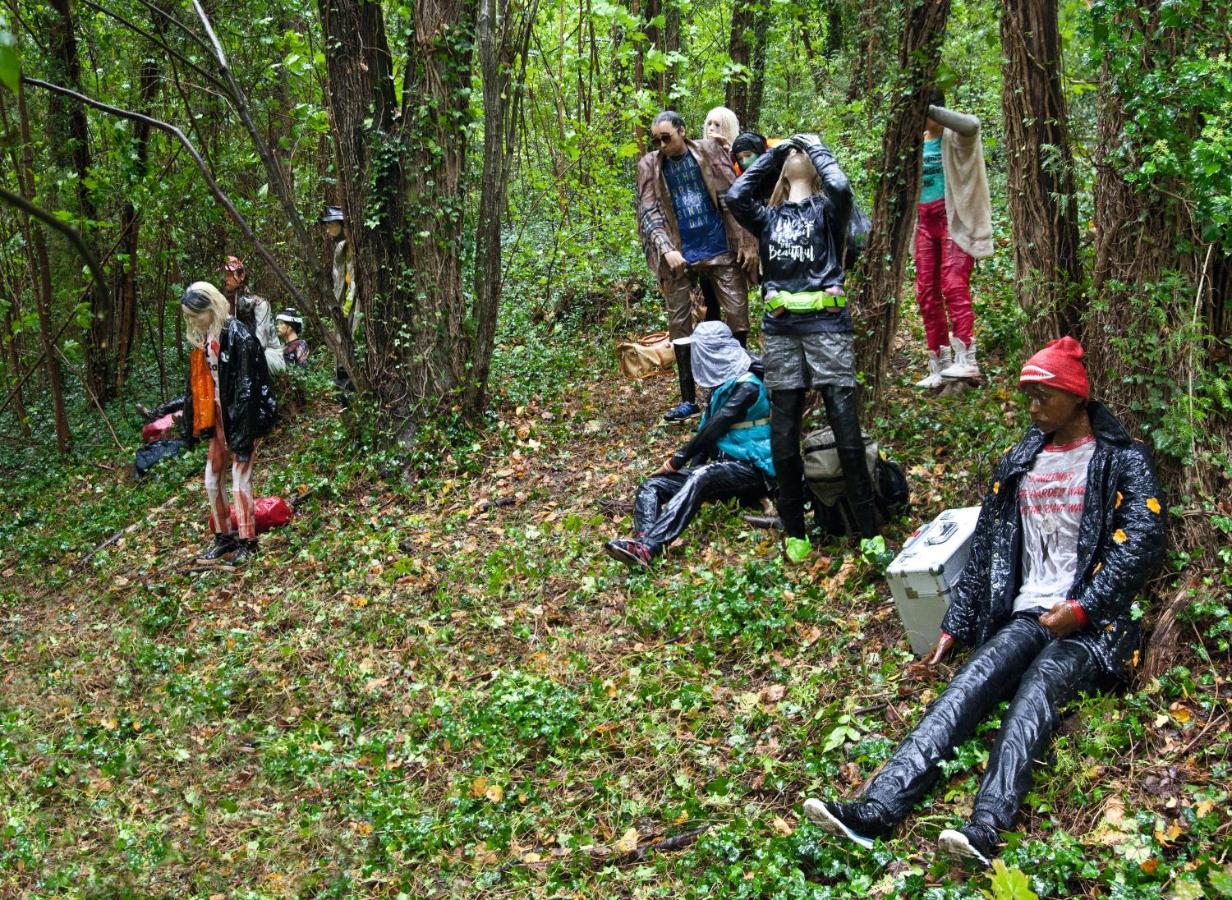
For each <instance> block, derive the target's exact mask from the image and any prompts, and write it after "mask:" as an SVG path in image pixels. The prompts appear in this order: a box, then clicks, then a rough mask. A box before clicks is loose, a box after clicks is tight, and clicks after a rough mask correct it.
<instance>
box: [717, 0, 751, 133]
mask: <svg viewBox="0 0 1232 900" xmlns="http://www.w3.org/2000/svg"><path fill="white" fill-rule="evenodd" d="M756 20H757V5H756V4H755V3H751V2H749V3H736V4H735V5H734V6H733V8H732V17H731V37H730V39H729V40H728V43H727V55H728V57H729V58H730V59H731V63H732V66H733V67H736V71H735V72H734V73H733V74H732V76H731V77H730V78H729V79H728V81H727V94H726V96H725V98H724V101H723V105H724V106H726V107H727V108H728V109H730V110H731V111H732V112H734V113H735V114H736V118H737V119H739V120H740V126H741V128H743V127H745V123H746V122H747V121H748V118H749V94H750V91H749V81H750V75H751V74H752V62H753V41H752V38H753V25H754V23H755V22H756Z"/></svg>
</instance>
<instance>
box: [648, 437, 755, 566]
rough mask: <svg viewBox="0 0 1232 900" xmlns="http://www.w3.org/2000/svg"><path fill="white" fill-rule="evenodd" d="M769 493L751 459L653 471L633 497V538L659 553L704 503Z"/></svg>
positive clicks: (749, 500) (752, 499)
mask: <svg viewBox="0 0 1232 900" xmlns="http://www.w3.org/2000/svg"><path fill="white" fill-rule="evenodd" d="M764 496H766V479H765V476H764V475H762V473H761V471H760V470H758V468H757V467H756V466H754V465H753V464H752V463H747V462H738V461H735V460H723V461H720V462H712V463H706V464H705V465H701V466H697V467H696V468H692V469H685V470H684V471H683V472H674V473H672V474H670V475H654V476H652V477H650V478H648V479H646V480H645V481H644V482H642V484H641V486H640V487H639V488H638V489H637V496H636V497H635V498H634V500H633V534H634V538H636V539H637V540H639V541H641V542H642V543H644V544H646V545H647V546H648V547H650V549H651V551H652V552H653V553H656V554H657V553H658V552H659V551H660V550H661V549H662V548H663V547H664V546H666V545H667V544H670V543H671V542H672V541H674V540H675V539H676V538H678V537H680V535H681V533H682V532H683V531H684V530H685V528H686V527H688V524H689V522H691V521H692V520H693V517H694V516H696V515H697V512H698V510H700V509H701V508H702V504H703V503H709V502H710V501H712V500H733V499H738V500H740V501H742V502H745V503H754V502H756V501H758V500H760V499H761V498H762V497H764Z"/></svg>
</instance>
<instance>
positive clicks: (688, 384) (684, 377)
mask: <svg viewBox="0 0 1232 900" xmlns="http://www.w3.org/2000/svg"><path fill="white" fill-rule="evenodd" d="M672 350H674V351H675V353H676V374H677V376H678V377H679V379H680V402H681V403H696V402H697V385H696V384H695V383H694V381H693V354H692V352H691V351H692V348H691V347H690V346H689V345H688V344H685V345H683V346H681V345H680V344H673V345H672Z"/></svg>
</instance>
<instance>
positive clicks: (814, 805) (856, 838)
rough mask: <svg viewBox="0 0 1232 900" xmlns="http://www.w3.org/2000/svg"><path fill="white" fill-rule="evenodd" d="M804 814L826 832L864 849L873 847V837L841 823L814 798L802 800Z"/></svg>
mask: <svg viewBox="0 0 1232 900" xmlns="http://www.w3.org/2000/svg"><path fill="white" fill-rule="evenodd" d="M804 816H805V818H807V819H808V820H809V821H810V822H812V823H813V824H814V825H816V826H817V827H818V828H820V829H821V830H822V831H824V832H826V834H833V835H835V836H837V837H844V838H847V840H849V841H851V842H852V843H853V844H857V845H859V846H861V847H863V848H864V849H865V850H872V849H873V843H874V841H873V839H872V838H869V837H865V836H864V835H862V834H859V833H857V832H855V831H852V830H851V829H850V828H848V827H847V826H846V825H844V824H843V823H842V821H840V820H839V819H838V817H836V816H835V815H834V814H833V813H832V812H830V810H828V809H826V805H825V804H824V803H822V802H821V801H820V800H817V799H816V798H813V797H810V798H809V799H807V800H805V801H804Z"/></svg>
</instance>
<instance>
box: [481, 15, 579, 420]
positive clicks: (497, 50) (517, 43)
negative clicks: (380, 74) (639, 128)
mask: <svg viewBox="0 0 1232 900" xmlns="http://www.w3.org/2000/svg"><path fill="white" fill-rule="evenodd" d="M537 8H538V0H480V4H479V17H478V21H477V23H476V38H477V42H478V45H479V65H480V69H481V73H482V76H483V116H484V129H483V175H482V178H481V181H480V188H479V219H478V221H477V222H476V224H475V289H474V292H475V303H474V311H473V313H472V319H473V320H474V323H475V337H474V343H473V345H472V350H471V354H470V356H471V367H472V369H471V378H470V382H469V384H468V385H467V390H466V394H465V403H466V406H467V408H468V409H470V410H471V411H472V412H474V411H477V410H479V409H480V408H481V407H482V406H483V400H484V394H485V392H486V389H487V383H488V371H489V368H490V366H491V361H492V350H493V347H494V345H495V341H496V318H497V313H498V311H499V309H500V298H501V286H502V271H501V225H502V224H503V222H504V214H505V198H506V193H507V191H508V187H509V176H510V174H511V172H512V168H513V157H514V149H515V148H516V147H517V123H518V121H519V120H520V115H519V111H520V106H521V101H522V93H523V90H524V85H525V77H526V49H527V45H528V44H529V43H530V35H531V29H532V28H533V27H534V22H535V14H536V12H537ZM578 28H579V31H580V30H581V24H580V23H579V26H578Z"/></svg>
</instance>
